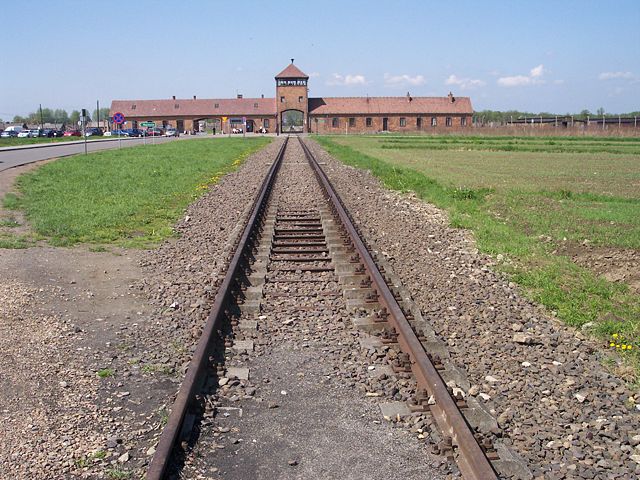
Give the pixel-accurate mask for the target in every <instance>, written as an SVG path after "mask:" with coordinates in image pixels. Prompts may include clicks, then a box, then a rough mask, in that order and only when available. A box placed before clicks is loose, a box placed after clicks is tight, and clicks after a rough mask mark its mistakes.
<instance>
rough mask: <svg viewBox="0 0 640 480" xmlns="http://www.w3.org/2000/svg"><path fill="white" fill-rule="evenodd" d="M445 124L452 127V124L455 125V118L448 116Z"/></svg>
mask: <svg viewBox="0 0 640 480" xmlns="http://www.w3.org/2000/svg"><path fill="white" fill-rule="evenodd" d="M445 125H447V127H450V126H451V125H453V120H452V119H451V117H447V120H446V124H445Z"/></svg>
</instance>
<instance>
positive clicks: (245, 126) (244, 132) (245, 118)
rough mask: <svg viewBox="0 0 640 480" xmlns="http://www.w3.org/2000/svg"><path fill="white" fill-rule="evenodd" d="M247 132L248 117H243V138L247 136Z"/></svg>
mask: <svg viewBox="0 0 640 480" xmlns="http://www.w3.org/2000/svg"><path fill="white" fill-rule="evenodd" d="M246 132H247V117H242V138H244V137H245V136H246Z"/></svg>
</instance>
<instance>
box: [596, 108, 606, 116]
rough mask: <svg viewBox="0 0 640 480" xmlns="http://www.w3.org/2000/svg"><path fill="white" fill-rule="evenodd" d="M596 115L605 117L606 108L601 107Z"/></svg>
mask: <svg viewBox="0 0 640 480" xmlns="http://www.w3.org/2000/svg"><path fill="white" fill-rule="evenodd" d="M596 115H598V116H599V117H602V116H603V115H604V108H602V107H600V108H599V109H598V110H596Z"/></svg>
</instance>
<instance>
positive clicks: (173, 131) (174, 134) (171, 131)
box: [165, 128, 180, 137]
mask: <svg viewBox="0 0 640 480" xmlns="http://www.w3.org/2000/svg"><path fill="white" fill-rule="evenodd" d="M165 135H166V136H167V137H178V136H179V135H180V134H179V133H178V130H176V129H175V128H167V131H166V132H165Z"/></svg>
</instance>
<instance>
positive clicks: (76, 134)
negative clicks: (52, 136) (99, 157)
mask: <svg viewBox="0 0 640 480" xmlns="http://www.w3.org/2000/svg"><path fill="white" fill-rule="evenodd" d="M62 136H63V137H81V136H82V132H81V131H80V130H67V131H66V132H64V133H63V134H62Z"/></svg>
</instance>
